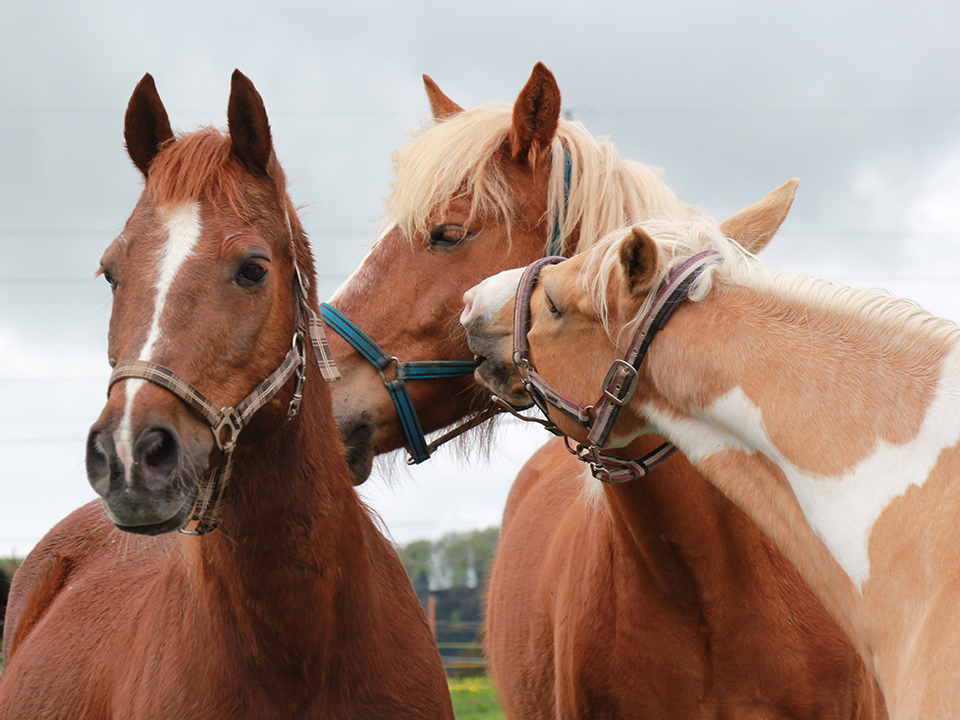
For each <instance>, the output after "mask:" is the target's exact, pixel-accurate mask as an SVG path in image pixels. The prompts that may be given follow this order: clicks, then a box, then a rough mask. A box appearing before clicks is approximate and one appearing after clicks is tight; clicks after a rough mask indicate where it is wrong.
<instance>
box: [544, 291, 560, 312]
mask: <svg viewBox="0 0 960 720" xmlns="http://www.w3.org/2000/svg"><path fill="white" fill-rule="evenodd" d="M543 296H544V297H545V298H546V299H547V309H548V310H549V311H550V313H551V314H552V315H556V316H558V317H559V316H560V311H559V310H557V306H556V305H554V304H553V300H551V299H550V296H549V295H547V294H546V293H544V294H543Z"/></svg>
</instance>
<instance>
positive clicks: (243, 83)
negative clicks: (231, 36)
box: [227, 70, 273, 174]
mask: <svg viewBox="0 0 960 720" xmlns="http://www.w3.org/2000/svg"><path fill="white" fill-rule="evenodd" d="M227 123H228V125H229V128H230V141H231V143H232V144H233V154H234V155H235V156H236V157H237V159H238V160H240V162H242V163H243V164H244V165H246V167H247V169H248V170H250V171H251V172H255V173H263V174H267V166H268V163H269V162H270V156H271V155H272V153H273V140H271V138H270V123H269V122H267V110H266V108H264V106H263V98H261V97H260V93H258V92H257V89H256V88H255V87H254V86H253V83H252V82H250V79H249V78H247V76H246V75H244V74H243V73H242V72H240V71H239V70H234V71H233V79H232V83H231V87H230V103H229V105H228V106H227Z"/></svg>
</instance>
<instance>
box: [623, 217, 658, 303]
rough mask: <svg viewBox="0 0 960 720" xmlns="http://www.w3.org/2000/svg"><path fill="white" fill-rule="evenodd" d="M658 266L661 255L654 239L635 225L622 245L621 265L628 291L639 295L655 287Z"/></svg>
mask: <svg viewBox="0 0 960 720" xmlns="http://www.w3.org/2000/svg"><path fill="white" fill-rule="evenodd" d="M658 264H659V253H658V252H657V245H656V243H655V242H654V241H653V238H652V237H650V236H649V235H648V234H647V233H646V232H645V231H644V230H643V228H641V227H640V226H639V225H634V226H633V227H632V228H630V234H629V235H627V236H626V237H625V238H624V239H623V240H622V241H621V243H620V265H621V267H622V268H623V276H624V279H625V280H626V285H627V290H628V291H629V292H630V293H632V294H634V295H639V294H640V293H643V292H646V291H648V290H649V289H650V288H651V287H653V282H654V280H656V278H657V269H658V268H657V266H658Z"/></svg>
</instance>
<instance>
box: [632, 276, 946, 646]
mask: <svg viewBox="0 0 960 720" xmlns="http://www.w3.org/2000/svg"><path fill="white" fill-rule="evenodd" d="M901 340H902V338H900V337H898V335H897V333H896V331H895V330H893V329H889V328H878V327H876V326H874V327H873V329H871V330H864V329H863V328H862V327H861V326H858V325H857V323H856V322H855V321H851V320H850V319H849V318H840V319H838V318H837V316H836V312H833V313H832V314H831V313H827V312H824V311H821V310H817V309H816V308H812V307H798V306H790V305H789V304H788V303H785V302H778V301H775V300H771V299H770V298H769V297H767V296H763V295H762V294H761V293H760V292H758V291H754V290H749V289H745V288H735V287H725V288H719V287H718V288H715V289H714V291H713V292H712V293H711V296H710V298H708V299H707V300H705V301H702V302H700V303H688V304H687V305H685V306H683V307H682V308H681V310H680V311H678V312H677V314H676V315H675V316H674V318H673V319H672V320H671V322H670V324H669V325H668V326H667V328H666V329H665V330H664V335H663V337H661V338H659V339H658V341H659V344H655V345H654V347H653V349H652V350H651V354H650V356H649V358H648V362H649V363H650V365H649V366H648V377H649V379H650V381H651V383H652V384H653V386H654V387H655V388H656V391H655V392H657V391H658V392H659V393H660V396H659V397H658V398H655V399H654V400H653V401H651V403H650V404H649V405H648V406H647V407H646V408H645V414H646V415H647V416H648V417H649V418H650V419H651V420H652V421H653V424H654V426H656V427H657V428H658V429H659V431H660V432H661V433H663V434H664V435H666V436H667V437H669V438H671V439H672V440H674V441H675V442H677V444H678V445H679V446H680V448H681V449H682V450H683V451H684V452H685V453H686V454H687V456H688V457H690V459H691V460H692V461H693V462H694V463H695V464H696V465H697V466H698V467H699V468H700V469H701V470H702V471H703V472H704V473H705V474H706V475H707V476H708V477H710V479H711V480H712V481H713V482H715V483H716V484H717V485H718V487H720V489H721V490H722V491H723V492H724V493H725V494H726V495H727V496H728V497H730V498H731V499H732V500H734V502H736V503H737V504H739V505H740V506H741V507H743V508H744V509H745V510H746V512H747V514H748V515H750V516H751V517H752V518H753V519H754V520H755V521H757V523H758V524H759V525H760V526H761V528H763V529H764V530H765V531H766V532H767V533H768V534H769V535H770V536H771V538H773V539H774V541H775V542H776V543H777V545H778V546H779V547H780V548H781V549H782V550H783V551H784V554H785V555H787V557H788V558H789V559H790V560H791V561H792V562H793V563H794V564H795V565H796V566H797V568H798V569H799V570H800V572H801V574H802V575H803V576H804V578H805V579H806V580H807V582H808V583H809V584H810V585H811V587H812V588H813V589H814V591H815V592H817V594H818V595H820V597H821V599H822V600H823V601H824V603H825V605H826V606H827V608H828V609H829V610H830V611H831V612H832V613H833V614H834V616H835V617H837V618H838V620H839V621H840V622H841V625H842V626H843V627H844V629H845V630H847V631H848V633H854V634H855V637H856V634H857V633H859V635H860V637H861V639H862V638H863V637H864V636H866V637H868V639H869V641H870V642H871V643H873V641H874V640H876V639H877V637H876V636H875V635H872V633H873V632H874V630H876V629H877V628H876V624H875V622H874V620H875V618H874V619H872V618H871V617H870V615H871V613H873V612H874V611H873V610H869V609H867V606H870V605H872V606H873V607H876V606H877V605H878V604H882V603H884V602H887V603H889V602H890V598H889V595H890V593H893V592H900V593H902V592H912V593H915V594H916V595H917V598H922V595H923V593H925V592H936V590H935V588H934V587H932V586H931V585H930V584H929V582H930V579H931V578H930V576H931V575H935V574H936V573H935V572H930V571H929V568H930V565H929V562H928V560H929V559H928V558H927V557H925V555H924V554H925V553H926V552H927V551H926V550H924V549H922V548H920V547H919V546H920V543H917V542H915V540H916V538H912V537H909V536H910V534H911V533H916V532H917V530H918V528H919V529H921V531H922V526H923V524H924V523H932V525H933V526H935V527H937V528H938V529H937V530H936V531H934V534H940V535H944V534H947V535H949V537H952V538H954V539H956V538H955V535H956V532H954V531H953V530H946V529H944V528H943V527H942V524H939V523H940V521H939V520H938V518H939V517H941V516H942V513H941V511H940V509H939V508H938V507H937V505H938V504H940V505H942V504H947V505H948V506H949V507H950V508H951V512H952V511H953V510H954V509H956V505H957V500H956V498H955V497H954V496H955V495H956V489H955V488H953V487H952V486H951V479H952V476H953V474H954V473H955V471H956V468H955V467H953V465H955V464H956V460H957V458H956V453H954V452H948V453H946V454H943V451H946V450H950V449H951V448H956V446H957V444H958V441H960V415H958V414H957V413H956V412H955V407H956V401H957V399H958V398H960V351H958V350H957V349H956V347H954V346H953V345H952V344H951V341H950V339H949V337H946V338H943V337H941V338H940V339H936V338H925V336H923V335H922V334H921V333H918V332H914V333H913V335H912V336H910V337H909V338H908V339H907V341H906V342H903V341H901ZM691 368H695V370H692V369H691ZM928 493H929V494H928ZM951 503H952V504H951ZM921 518H926V519H925V520H921ZM895 548H899V551H897V550H895ZM908 548H909V549H908ZM911 565H912V566H913V567H911ZM921 568H925V569H921ZM944 572H946V573H948V574H949V573H950V572H951V571H950V570H949V569H947V570H945V571H944ZM905 573H906V574H916V581H915V582H909V583H907V584H909V585H910V586H911V587H909V588H904V589H901V590H897V589H896V588H892V587H891V583H893V582H894V580H896V578H898V577H899V578H901V580H902V578H903V577H904V574H905ZM922 573H926V576H924V577H921V576H920V574H922ZM888 581H889V582H888ZM902 584H903V583H901V585H902ZM917 598H914V600H917ZM898 601H901V602H904V603H906V602H908V600H907V599H904V598H899V596H898ZM917 601H918V602H919V600H917ZM864 602H865V603H866V604H864ZM901 614H902V613H901ZM871 623H873V625H871ZM880 632H883V630H880ZM890 642H891V643H896V642H898V641H897V640H891V641H890ZM877 644H880V643H879V642H878V643H877ZM863 649H864V648H863V647H862V646H861V650H863ZM867 654H869V653H867Z"/></svg>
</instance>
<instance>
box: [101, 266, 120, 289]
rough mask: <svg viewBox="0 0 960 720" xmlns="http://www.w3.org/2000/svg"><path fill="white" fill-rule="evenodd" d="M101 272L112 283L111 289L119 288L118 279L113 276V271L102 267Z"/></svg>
mask: <svg viewBox="0 0 960 720" xmlns="http://www.w3.org/2000/svg"><path fill="white" fill-rule="evenodd" d="M100 274H101V275H103V277H104V279H105V280H106V281H107V282H108V283H110V289H111V290H114V291H115V290H116V289H117V279H116V278H115V277H114V276H113V273H111V272H110V271H109V270H107V269H106V268H103V267H102V268H100Z"/></svg>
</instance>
